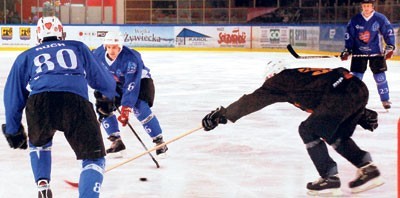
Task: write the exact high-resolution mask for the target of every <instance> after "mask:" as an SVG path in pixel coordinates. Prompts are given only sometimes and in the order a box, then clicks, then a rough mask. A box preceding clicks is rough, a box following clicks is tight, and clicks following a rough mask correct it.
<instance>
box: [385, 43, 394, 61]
mask: <svg viewBox="0 0 400 198" xmlns="http://www.w3.org/2000/svg"><path fill="white" fill-rule="evenodd" d="M383 53H384V54H385V60H387V59H391V58H392V57H393V53H394V46H393V45H386V47H385V51H384V52H383Z"/></svg>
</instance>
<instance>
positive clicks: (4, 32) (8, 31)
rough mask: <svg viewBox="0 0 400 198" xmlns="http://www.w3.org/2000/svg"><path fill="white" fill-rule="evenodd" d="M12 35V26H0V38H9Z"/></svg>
mask: <svg viewBox="0 0 400 198" xmlns="http://www.w3.org/2000/svg"><path fill="white" fill-rule="evenodd" d="M12 35H13V28H12V27H1V39H3V40H11V39H12Z"/></svg>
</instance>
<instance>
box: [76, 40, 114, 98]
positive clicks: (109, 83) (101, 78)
mask: <svg viewBox="0 0 400 198" xmlns="http://www.w3.org/2000/svg"><path fill="white" fill-rule="evenodd" d="M82 48H83V49H82V53H83V54H84V56H85V61H86V64H84V65H85V66H86V68H85V71H86V79H87V81H88V84H89V86H90V87H91V88H93V89H95V90H98V91H100V92H101V93H102V94H103V95H105V96H106V97H107V98H109V99H112V98H114V97H115V96H118V94H117V92H116V91H115V87H116V83H115V80H114V78H113V77H112V75H111V74H110V72H109V71H108V70H107V68H105V67H104V66H103V65H102V64H101V63H100V62H98V60H97V59H96V58H95V57H94V56H93V54H92V52H91V51H90V50H89V48H88V47H86V46H83V47H82Z"/></svg>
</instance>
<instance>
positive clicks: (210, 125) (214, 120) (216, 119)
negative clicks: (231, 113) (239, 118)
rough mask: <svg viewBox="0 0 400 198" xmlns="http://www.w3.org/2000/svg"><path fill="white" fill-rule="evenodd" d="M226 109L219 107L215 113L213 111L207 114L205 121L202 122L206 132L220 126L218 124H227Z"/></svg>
mask: <svg viewBox="0 0 400 198" xmlns="http://www.w3.org/2000/svg"><path fill="white" fill-rule="evenodd" d="M225 113H226V109H225V108H224V107H222V106H221V107H219V108H217V109H216V110H214V111H211V113H209V114H207V115H206V116H205V117H204V118H203V120H202V121H201V124H202V125H203V127H204V130H205V131H210V130H212V129H214V128H215V127H217V126H218V124H220V123H221V124H226V123H227V119H226V117H225Z"/></svg>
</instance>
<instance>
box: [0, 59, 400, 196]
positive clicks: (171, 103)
mask: <svg viewBox="0 0 400 198" xmlns="http://www.w3.org/2000/svg"><path fill="white" fill-rule="evenodd" d="M141 53H142V57H143V60H144V62H145V64H146V65H147V66H148V67H149V68H150V69H151V74H152V77H153V78H154V81H155V86H156V99H155V105H154V107H153V108H152V110H153V112H154V113H155V115H156V116H157V117H158V119H159V121H160V124H161V126H162V128H163V133H164V137H165V140H170V139H172V138H174V137H177V136H179V135H181V134H183V133H185V132H187V131H189V130H192V129H195V128H197V127H199V126H200V121H201V119H202V118H203V117H204V116H205V115H206V114H207V113H209V112H210V111H211V110H214V109H215V108H217V107H219V106H220V105H222V106H228V105H229V104H230V103H231V102H234V101H235V100H237V99H238V98H239V97H240V96H242V95H243V94H245V93H251V92H252V91H253V90H255V89H256V88H258V87H259V86H261V84H262V83H263V81H264V73H265V65H266V63H267V61H269V60H273V59H284V60H285V61H286V62H287V63H288V64H289V65H290V67H302V66H305V67H338V66H343V67H346V68H349V64H350V61H346V62H342V61H340V60H339V59H338V58H329V59H309V60H298V59H294V58H293V57H292V56H290V54H289V53H266V52H185V51H172V52H168V51H143V52H141ZM18 54H19V52H1V53H0V62H1V67H0V89H1V92H0V93H1V94H0V98H1V101H3V97H6V96H4V95H3V93H4V91H3V90H4V84H5V81H6V78H7V75H8V72H9V70H10V67H11V65H12V63H13V61H14V60H15V57H16V56H17V55H18ZM388 65H389V71H388V72H387V79H388V81H389V86H390V94H391V101H392V102H393V107H392V109H391V110H390V111H389V112H385V111H384V110H383V108H382V106H381V102H380V100H379V97H378V93H377V90H376V85H375V82H374V79H373V77H372V73H371V72H370V71H369V70H368V71H367V73H366V74H365V77H364V81H365V82H366V84H367V86H368V87H369V89H370V101H369V104H368V107H369V108H371V109H374V110H376V111H378V113H379V128H378V129H377V130H376V131H374V132H369V131H365V130H363V129H362V128H361V127H358V128H357V129H356V132H355V134H354V136H353V138H354V140H355V141H356V142H357V143H358V144H359V146H360V147H361V148H362V149H364V150H367V151H369V152H370V153H371V155H372V158H373V160H374V162H375V164H376V165H377V166H378V167H379V169H380V171H381V173H382V177H383V178H384V180H385V184H384V185H383V186H381V187H379V188H376V189H373V190H370V191H367V192H364V193H360V194H351V193H350V189H349V188H348V182H349V181H351V180H353V179H354V178H355V175H356V168H355V167H354V166H352V165H351V164H350V163H349V162H347V161H346V160H344V159H343V158H342V157H341V156H339V155H338V154H337V153H336V152H335V151H334V150H333V149H332V148H330V147H329V149H330V150H329V151H330V154H331V156H332V158H333V159H334V160H336V162H337V163H338V168H339V176H340V178H341V181H342V187H341V188H342V191H343V193H344V195H343V197H370V198H376V197H380V198H394V197H397V190H398V189H397V131H396V126H397V119H398V118H399V115H400V62H395V61H389V62H388ZM92 91H93V90H91V92H92ZM91 94H92V93H91ZM91 101H92V102H93V101H94V100H93V98H91ZM4 115H5V114H4V105H3V102H2V104H1V111H0V121H1V123H4V122H5V121H4V120H5V117H4ZM307 116H308V114H307V113H305V112H303V111H301V110H299V109H298V108H295V107H294V106H292V105H290V104H288V103H279V104H274V105H271V106H268V107H266V108H264V109H262V110H260V111H258V112H255V113H253V114H250V115H248V116H247V117H243V118H242V119H240V120H238V121H237V122H236V123H234V124H232V123H228V124H227V125H221V126H218V127H217V128H216V129H214V130H213V131H210V132H204V131H203V130H200V131H197V132H194V133H192V134H190V135H188V136H186V137H184V138H182V139H180V140H177V141H174V142H172V143H171V144H169V151H168V156H167V158H164V159H157V160H158V161H159V163H160V165H161V168H159V169H157V168H156V166H155V164H154V163H153V161H152V160H151V158H150V157H149V156H148V155H144V156H143V157H141V158H139V159H137V160H134V161H132V162H130V163H128V164H125V165H123V166H121V167H119V168H116V169H114V170H111V171H109V172H107V173H105V177H104V183H103V187H102V191H101V192H102V194H101V197H103V198H132V197H140V198H142V197H143V198H149V197H151V198H158V197H162V198H189V197H193V198H197V197H201V198H203V197H204V198H214V197H215V198H242V197H246V198H252V197H263V198H264V197H274V198H281V197H282V198H286V197H287V198H294V197H296V198H301V197H307V195H306V192H307V191H306V188H305V186H306V184H307V182H310V181H314V180H316V179H317V178H318V177H319V176H318V174H317V171H316V170H315V168H314V166H313V164H312V162H311V160H310V158H309V156H308V154H307V152H306V149H305V146H304V144H303V143H302V140H301V138H300V137H299V135H298V132H297V129H298V125H299V124H300V122H301V121H303V120H305V119H306V118H307ZM130 122H131V123H132V125H133V127H134V128H135V130H136V131H137V133H138V134H139V136H140V137H141V139H142V140H143V141H144V143H145V144H146V145H147V147H148V148H152V147H153V146H154V145H153V143H152V142H151V140H150V138H149V136H148V135H147V134H146V133H145V132H144V130H143V128H142V127H141V125H140V124H139V122H138V121H137V120H136V119H135V118H134V117H133V116H131V120H130ZM23 123H24V125H25V126H26V123H25V120H24V121H23ZM1 136H2V135H1ZM122 136H123V140H124V142H125V145H126V146H127V151H126V152H125V154H124V158H119V159H114V158H109V157H108V158H107V165H108V166H112V165H115V164H118V163H121V162H122V161H124V160H126V159H128V158H130V157H133V156H136V155H138V154H140V153H142V152H143V151H144V149H143V147H142V145H141V144H140V143H139V142H138V140H137V139H136V137H135V136H134V135H133V133H132V132H131V131H130V129H129V128H128V127H125V128H122ZM104 138H105V146H106V147H108V146H109V145H110V142H109V141H108V140H106V136H105V133H104ZM0 139H1V141H0V155H1V156H2V160H0V170H1V171H0V175H1V177H0V178H1V180H0V197H1V198H15V197H21V198H25V197H36V196H37V191H36V185H35V183H34V181H33V174H32V172H31V168H30V162H29V153H28V150H12V149H10V148H9V147H8V144H7V142H6V140H5V138H4V137H2V138H0ZM52 149H53V150H52V155H53V170H52V181H51V186H52V190H53V194H54V197H57V198H70V197H78V191H77V189H74V188H72V187H69V186H68V185H66V184H65V183H64V181H63V180H64V179H68V180H71V181H74V182H77V181H78V177H79V173H80V162H79V161H76V160H75V155H74V153H73V151H72V149H71V148H70V147H69V145H68V144H67V142H66V141H65V139H64V136H63V134H62V133H61V132H59V133H56V135H55V137H54V144H53V148H52ZM153 155H155V153H154V154H153ZM141 177H146V178H147V179H148V180H147V181H146V182H143V181H140V180H139V178H141Z"/></svg>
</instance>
